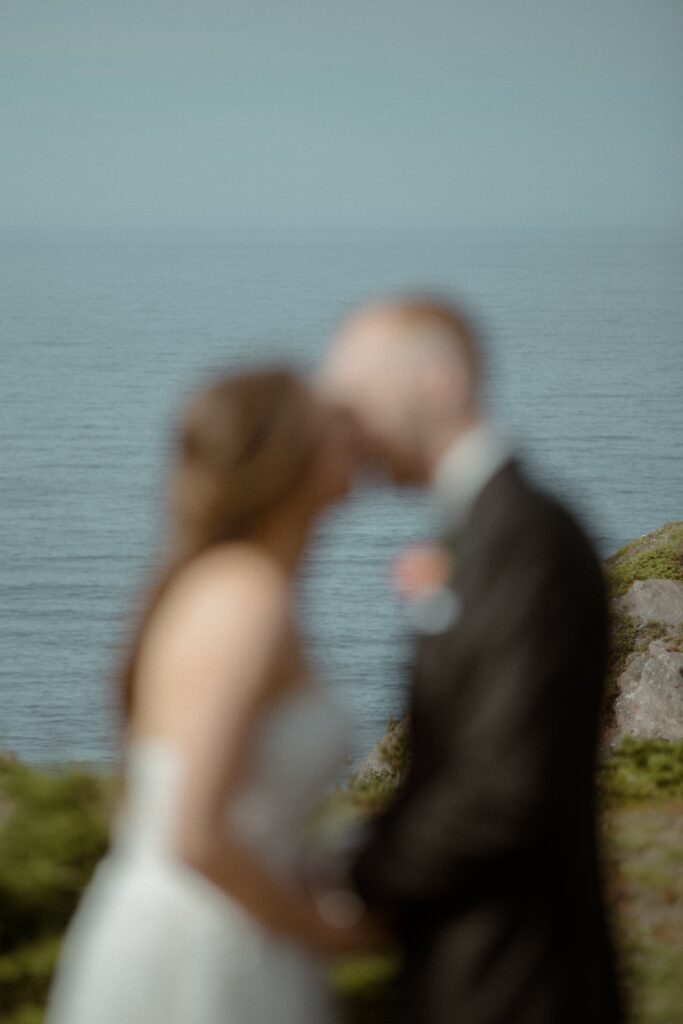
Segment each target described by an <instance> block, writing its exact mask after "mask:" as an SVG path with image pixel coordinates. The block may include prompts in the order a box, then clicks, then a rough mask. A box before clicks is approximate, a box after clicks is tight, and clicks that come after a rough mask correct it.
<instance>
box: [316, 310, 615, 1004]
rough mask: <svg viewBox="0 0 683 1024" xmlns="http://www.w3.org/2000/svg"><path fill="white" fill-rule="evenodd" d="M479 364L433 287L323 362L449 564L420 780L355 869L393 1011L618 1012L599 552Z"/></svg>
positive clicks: (428, 623)
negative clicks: (417, 498) (401, 963)
mask: <svg viewBox="0 0 683 1024" xmlns="http://www.w3.org/2000/svg"><path fill="white" fill-rule="evenodd" d="M480 379H481V353H480V349H479V345H478V342H477V339H476V336H475V334H474V331H473V329H472V327H471V325H470V324H469V323H468V322H467V321H466V320H465V318H464V317H462V316H461V315H460V313H459V312H458V311H457V310H455V309H452V308H449V307H447V306H445V305H440V304H437V303H433V302H431V301H429V300H415V301H398V302H392V303H387V304H384V305H376V306H371V307H368V308H365V309H362V310H360V311H359V312H358V313H356V314H355V315H354V316H352V317H351V318H350V320H349V321H347V323H346V324H345V325H344V326H343V327H342V329H341V331H340V333H339V335H338V336H337V338H336V340H335V343H334V345H333V347H332V350H331V353H330V356H329V360H328V362H327V365H326V367H325V368H324V370H323V373H322V381H321V383H322V387H323V388H324V390H325V391H326V393H327V395H328V397H329V398H330V399H331V400H332V401H334V402H335V403H336V404H338V405H339V406H341V407H343V408H345V409H347V410H348V412H349V413H351V415H352V416H353V418H354V419H355V420H356V422H357V424H358V425H359V427H360V428H361V431H362V434H363V436H364V438H365V441H366V443H367V444H368V445H369V446H370V447H371V449H372V454H373V455H374V456H375V457H376V458H378V459H380V460H381V462H382V463H383V465H384V466H385V468H387V469H388V470H389V472H390V474H391V476H392V478H393V479H394V480H395V481H396V482H397V483H402V484H412V485H424V486H428V487H431V488H433V491H434V496H435V499H436V502H437V504H438V507H439V511H440V514H441V518H442V520H443V524H444V530H443V538H442V541H443V549H444V551H445V552H446V554H447V556H448V559H447V561H446V565H447V566H449V571H448V576H447V579H446V580H445V586H442V587H441V588H440V589H438V588H435V589H434V590H433V596H432V600H431V602H430V601H427V602H426V605H425V607H423V609H422V613H421V617H420V622H421V633H420V635H419V638H418V643H417V650H416V654H415V659H414V661H415V665H414V675H413V681H412V682H413V685H412V693H411V715H410V723H411V734H412V735H411V743H412V759H411V763H410V767H409V770H408V777H407V781H406V784H405V786H404V788H403V790H402V792H401V793H400V795H399V796H398V798H397V799H396V800H395V802H394V803H393V805H392V806H391V807H390V808H389V809H388V810H387V811H386V812H385V813H384V814H382V815H380V816H379V817H378V819H377V820H376V821H375V822H374V825H373V828H372V831H371V838H370V840H369V842H368V845H367V847H366V848H365V849H364V851H363V852H362V854H361V856H360V858H359V860H358V862H357V865H356V867H355V880H356V883H357V886H358V888H359V890H360V892H361V894H362V896H363V897H364V898H365V900H366V901H367V903H368V904H369V905H370V907H371V908H373V909H374V910H375V911H376V912H377V913H378V914H379V915H381V916H382V917H384V918H385V919H386V920H387V921H389V922H390V923H391V924H392V925H393V927H394V929H395V930H396V933H397V935H398V937H399V940H400V943H401V945H402V948H403V951H404V954H405V958H404V959H405V967H404V972H403V978H402V988H401V993H400V1012H399V1014H398V1016H399V1017H400V1019H403V1020H405V1021H407V1022H410V1024H613V1022H616V1021H619V1020H620V1019H621V1008H620V1001H619V996H618V992H617V986H616V981H615V968H614V964H613V958H612V950H611V945H610V938H609V934H608V927H607V924H606V920H605V910H604V907H603V898H602V892H601V879H600V870H599V864H598V852H597V837H596V821H595V812H596V807H595V803H596V800H595V784H594V776H595V767H596V763H595V762H596V746H597V739H598V728H599V716H600V708H601V703H602V698H603V679H604V672H605V658H606V649H607V606H606V598H605V590H604V586H603V580H602V575H601V570H600V565H599V563H598V560H597V558H596V556H595V553H594V551H593V549H592V547H591V545H590V543H589V542H588V540H587V539H586V537H585V535H584V534H583V532H582V530H581V529H580V527H579V526H578V525H577V523H576V522H575V520H574V519H573V518H572V516H571V515H570V514H569V512H568V511H567V510H566V509H565V508H563V507H562V505H561V504H559V503H558V502H557V501H556V500H555V499H554V498H552V497H550V496H548V495H547V494H545V493H544V492H543V491H541V490H539V489H537V488H536V486H534V484H532V483H531V482H530V481H529V480H528V479H527V477H526V475H525V473H524V471H523V469H522V467H521V466H520V464H519V462H518V461H517V460H516V459H515V458H514V456H513V454H512V453H511V452H510V451H509V450H508V448H507V446H506V445H505V443H504V442H503V441H502V440H501V438H500V437H499V436H498V435H497V434H496V433H495V431H494V430H493V429H492V428H491V426H490V425H489V423H488V422H487V419H486V417H485V415H484V412H483V409H482V402H481V397H480ZM430 603H431V612H430V611H429V606H430ZM423 604H424V602H423ZM425 612H427V614H425Z"/></svg>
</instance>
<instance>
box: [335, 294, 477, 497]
mask: <svg viewBox="0 0 683 1024" xmlns="http://www.w3.org/2000/svg"><path fill="white" fill-rule="evenodd" d="M480 360H481V353H480V348H479V344H478V342H477V339H476V336H475V334H474V331H473V328H472V326H471V324H470V323H469V322H468V320H467V319H466V318H465V317H464V316H463V315H462V314H461V313H460V312H459V311H458V310H457V309H454V308H453V307H451V306H448V305H446V304H443V303H440V302H435V301H433V300H430V299H421V298H417V299H404V300H398V301H389V302H381V303H376V304H373V305H369V306H366V307H364V308H362V309H360V310H358V311H357V312H355V313H354V314H353V315H352V316H350V317H349V318H348V319H347V320H346V322H345V323H344V324H342V327H341V329H340V330H339V332H338V334H337V336H336V338H335V339H334V341H333V344H332V347H331V350H330V354H329V357H328V359H327V362H326V364H325V366H324V367H323V369H322V371H321V374H320V386H321V388H322V390H323V392H324V393H325V395H326V396H327V397H328V398H329V399H330V401H332V402H334V403H335V404H336V405H338V406H340V407H342V408H344V409H346V410H348V412H349V413H350V414H351V415H352V416H353V418H354V420H355V421H356V422H357V424H358V426H359V428H360V431H361V433H362V436H363V438H364V439H365V441H366V443H367V447H368V449H369V452H370V454H371V455H372V456H373V457H375V458H378V459H379V460H380V461H381V462H382V463H383V464H384V466H385V468H386V469H387V470H388V472H389V474H390V475H391V476H392V478H393V479H394V480H395V481H396V482H397V483H412V484H420V483H426V482H427V481H428V480H429V479H430V478H431V474H432V470H433V467H434V465H435V463H436V462H437V460H438V459H439V457H440V456H441V455H442V453H443V452H444V451H445V450H446V448H448V446H449V445H450V444H451V443H452V442H453V441H454V440H455V439H456V438H457V437H458V436H459V434H461V433H462V432H463V431H465V430H467V429H468V428H469V427H470V426H471V425H472V424H473V423H475V422H476V421H477V419H478V418H479V416H480V406H479V376H480Z"/></svg>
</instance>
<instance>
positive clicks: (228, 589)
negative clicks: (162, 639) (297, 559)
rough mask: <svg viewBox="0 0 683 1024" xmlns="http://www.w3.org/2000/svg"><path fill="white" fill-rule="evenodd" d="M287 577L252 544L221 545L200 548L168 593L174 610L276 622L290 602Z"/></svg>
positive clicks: (206, 617)
mask: <svg viewBox="0 0 683 1024" xmlns="http://www.w3.org/2000/svg"><path fill="white" fill-rule="evenodd" d="M290 599H291V591H290V581H289V578H288V577H287V575H286V574H285V572H284V571H283V570H282V569H281V568H280V567H279V566H278V565H277V563H276V562H275V561H274V560H273V559H272V558H270V557H269V556H268V555H267V553H266V552H264V551H262V550H261V549H259V548H258V547H257V546H256V545H254V544H247V543H241V544H223V545H216V546H215V547H213V548H211V549H209V550H208V551H206V552H203V553H202V554H201V555H198V556H197V557H196V558H194V559H193V560H192V562H191V563H190V564H189V565H187V566H186V567H185V568H184V569H183V570H182V572H181V573H179V575H178V578H177V580H176V581H175V583H174V584H173V586H172V588H171V592H170V593H169V603H172V604H173V605H174V606H175V609H176V611H177V612H181V611H183V612H184V613H185V614H186V615H189V616H190V617H191V618H193V619H194V618H197V617H202V618H203V619H204V620H205V621H207V623H208V622H210V621H211V620H212V619H213V617H214V615H217V616H220V617H221V619H222V620H223V621H224V616H225V615H226V613H230V614H231V615H233V616H235V617H236V619H237V620H239V621H241V622H244V621H245V620H248V619H250V618H252V617H257V618H261V619H264V618H265V619H272V620H274V624H277V622H278V621H279V620H280V619H281V618H282V617H283V616H284V615H285V614H286V612H287V609H288V608H289V605H290Z"/></svg>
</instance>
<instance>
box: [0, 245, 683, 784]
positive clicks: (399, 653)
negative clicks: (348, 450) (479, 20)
mask: <svg viewBox="0 0 683 1024" xmlns="http://www.w3.org/2000/svg"><path fill="white" fill-rule="evenodd" d="M682 284H683V236H682V235H681V234H680V233H678V234H676V233H673V232H661V231H654V230H639V231H637V230H635V229H634V230H621V231H608V230H602V231H593V232H579V231H572V232H567V231H559V230H558V231H544V232H535V233H529V232H526V233H525V232H512V231H507V232H503V233H494V232H486V233H481V232H479V233H477V232H474V231H473V230H470V231H468V232H460V233H454V232H451V233H443V234H431V235H427V234H424V233H423V234H420V233H414V234H410V233H407V232H405V233H390V232H387V233H385V234H383V235H377V234H374V235H371V234H363V233H362V232H361V233H357V234H355V235H354V234H351V233H346V234H344V233H339V232H337V233H322V232H317V233H312V232H310V233H306V232H298V233H292V234H290V235H282V234H281V235H278V236H269V235H267V234H264V233H261V234H252V235H244V234H242V235H237V234H231V233H230V232H229V231H227V230H222V229H218V228H216V229H215V230H214V229H206V230H199V229H196V230H194V229H193V230H189V229H188V230H180V229H177V230H176V229H173V230H171V229H154V230H153V229H137V230H124V229H120V230H114V229H111V230H104V229H94V228H93V229H87V230H86V229H69V230H67V229H56V228H55V229H50V230H48V229H30V230H29V229H21V230H20V229H11V230H10V229H4V230H2V231H1V232H0V294H1V295H2V301H1V303H0V355H1V360H0V398H1V402H0V437H1V438H2V454H1V456H0V749H5V750H12V751H14V752H15V753H16V754H17V755H19V756H20V757H22V758H26V759H29V760H31V761H34V762H39V763H55V762H59V763H61V762H86V763H89V764H94V765H101V766H106V765H110V764H112V763H113V762H114V761H115V760H116V757H117V751H118V721H117V716H116V714H115V710H114V701H113V687H112V683H111V679H112V674H113V672H114V669H115V666H116V664H117V661H118V658H119V656H120V650H121V646H122V643H123V641H124V638H125V636H126V631H127V629H128V625H129V622H130V618H131V614H132V609H133V607H134V602H135V600H136V595H137V594H138V593H139V592H140V587H141V585H142V583H143V582H144V580H145V579H146V578H147V575H148V573H149V571H150V568H151V567H152V565H153V564H154V560H155V557H156V552H157V550H158V543H159V535H160V529H161V522H162V515H161V495H162V488H163V482H164V472H165V467H166V465H167V453H168V438H169V426H170V424H171V423H172V420H173V415H174V412H175V410H176V409H177V407H178V404H179V401H180V400H181V398H182V396H183V394H184V393H185V392H186V391H187V389H188V388H189V387H191V386H192V385H193V384H194V383H196V382H198V381H201V380H203V379H204V378H205V376H206V374H207V373H208V372H211V371H212V370H224V369H230V368H239V367H243V366H245V365H249V364H253V363H272V362H275V363H278V364H282V363H291V364H292V365H294V366H295V367H298V368H300V369H302V370H303V371H305V372H309V371H311V370H312V369H313V368H314V367H315V366H316V364H317V363H318V361H319V360H320V359H321V358H322V356H323V354H324V351H325V346H326V340H327V339H328V337H329V335H330V333H331V331H333V329H334V327H335V325H336V324H337V323H338V321H339V319H340V318H341V317H342V316H343V315H344V314H345V313H346V312H347V311H348V310H349V309H350V308H352V307H353V306H354V305H355V304H356V303H358V302H359V301H362V300H364V299H366V298H367V297H369V296H372V295H374V294H377V293H381V294H387V293H396V292H402V291H406V290H407V291H411V292H415V291H421V290H428V291H430V292H436V293H440V294H444V295H447V296H449V297H451V298H455V299H456V300H462V301H463V302H464V303H465V306H466V308H468V309H470V310H472V311H473V312H474V314H475V315H476V316H477V318H478V319H479V321H480V323H481V325H482V328H483V330H484V332H485V335H486V337H487V339H488V361H487V366H488V370H487V378H486V391H487V395H488V399H489V403H490V407H491V410H492V414H493V416H494V418H495V420H496V421H497V422H498V423H499V424H500V425H501V427H502V428H503V429H504V430H505V432H506V433H507V434H508V436H509V437H510V438H511V439H513V441H514V443H515V444H516V445H517V447H518V448H519V450H520V451H521V452H522V453H523V454H524V456H525V458H526V460H527V462H528V465H529V466H530V469H531V471H532V472H534V473H535V474H536V475H538V476H540V477H541V478H542V479H543V480H544V481H545V482H546V483H547V485H548V486H550V487H552V488H554V489H555V490H556V491H558V492H559V493H561V494H562V495H564V496H566V497H567V498H568V499H569V500H570V501H571V502H572V504H573V505H574V507H575V508H576V509H577V511H578V513H579V514H580V515H581V517H582V518H583V519H584V521H585V522H586V523H587V524H588V525H589V528H590V529H591V531H592V533H593V535H594V537H595V539H596V543H597V544H598V546H599V549H600V551H601V552H602V553H603V554H608V553H609V552H611V551H613V550H614V549H616V548H617V547H619V546H620V545H622V544H623V543H625V542H626V541H627V540H629V539H631V538H632V537H635V536H639V535H641V534H642V533H645V532H647V531H649V530H652V529H654V528H655V527H657V526H659V525H661V524H662V523H664V522H666V521H669V520H672V519H680V518H683V484H682V482H681V480H682V477H681V458H680V451H681V440H682V438H683V401H682V397H683V291H682V288H681V285H682ZM434 520H435V517H434V514H433V510H432V508H431V504H430V502H429V500H428V498H427V497H425V496H424V495H418V494H414V493H409V492H406V493H401V494H396V493H393V492H392V491H391V490H390V489H388V488H382V487H379V486H377V485H373V486H372V487H367V488H365V489H363V490H362V491H360V492H359V493H357V494H356V495H355V496H354V498H353V499H352V501H350V502H349V503H348V505H347V506H345V507H343V508H340V509H338V510H336V511H335V512H334V513H333V514H331V515H330V516H329V517H328V519H327V520H326V522H325V523H323V524H322V525H321V527H320V530H319V531H318V534H317V537H316V539H315V543H314V545H313V547H312V549H311V552H310V556H309V558H308V561H307V564H306V567H305V571H304V573H303V577H302V581H301V606H302V621H303V624H304V629H305V632H306V634H307V636H308V637H309V640H310V644H311V648H312V650H313V652H314V655H315V658H316V659H317V663H318V665H319V670H320V673H321V675H322V676H324V677H325V679H326V680H327V681H328V683H329V685H330V686H332V687H333V688H335V690H336V691H337V692H338V694H339V697H340V700H341V701H342V703H344V704H345V705H346V706H347V707H348V709H349V711H350V713H351V716H352V718H353V719H354V720H355V722H356V723H357V724H356V729H355V737H354V750H355V753H356V755H357V756H360V755H362V753H363V752H365V751H366V750H367V749H368V748H369V747H370V746H371V745H372V743H373V742H374V740H375V739H376V738H377V737H378V736H379V735H380V734H381V732H382V730H383V727H384V724H385V722H386V720H387V718H388V717H389V716H392V715H393V716H396V715H398V714H400V712H401V709H402V707H403V702H404V687H405V675H406V673H405V665H406V663H407V661H408V659H409V655H410V647H409V639H408V631H407V627H406V623H405V621H404V618H403V612H402V609H401V608H400V606H399V604H398V602H397V601H396V600H395V599H394V597H393V596H392V594H391V591H390V588H389V586H388V569H389V566H390V564H391V562H392V560H393V559H394V557H395V556H396V555H397V554H398V553H399V552H400V551H401V550H402V549H403V548H404V547H405V545H407V544H409V543H411V542H413V541H414V540H416V539H421V538H423V537H429V536H430V535H431V534H432V532H433V530H434Z"/></svg>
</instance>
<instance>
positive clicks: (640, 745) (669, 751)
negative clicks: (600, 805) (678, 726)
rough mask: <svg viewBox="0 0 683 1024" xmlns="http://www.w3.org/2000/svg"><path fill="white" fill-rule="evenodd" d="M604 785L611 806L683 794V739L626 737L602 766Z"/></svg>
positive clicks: (601, 772)
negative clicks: (669, 740)
mask: <svg viewBox="0 0 683 1024" xmlns="http://www.w3.org/2000/svg"><path fill="white" fill-rule="evenodd" d="M600 786H601V790H602V793H603V796H604V799H605V800H606V802H607V803H608V804H609V805H611V806H618V805H621V804H626V803H632V802H637V801H641V800H659V799H671V798H676V797H683V742H681V743H669V742H667V741H666V740H636V739H631V738H627V739H625V740H623V741H622V742H621V744H620V745H619V746H618V747H617V748H616V749H615V750H614V751H613V752H612V754H611V755H610V757H609V758H608V759H607V761H606V762H605V764H604V765H603V766H602V768H601V770H600Z"/></svg>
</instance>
